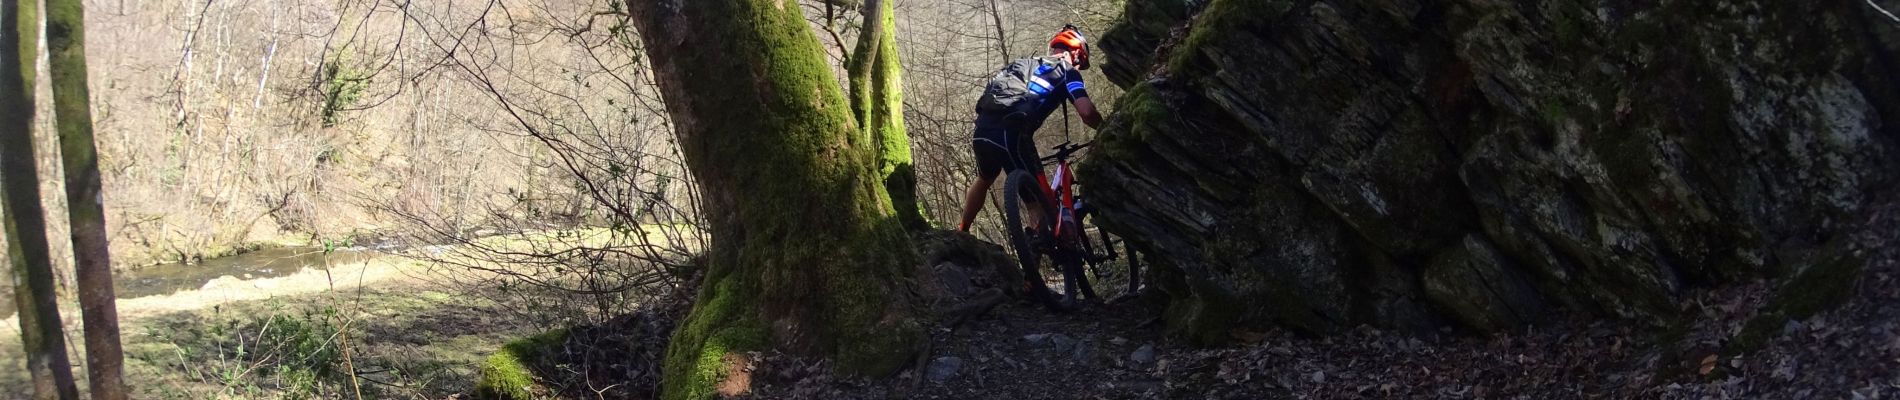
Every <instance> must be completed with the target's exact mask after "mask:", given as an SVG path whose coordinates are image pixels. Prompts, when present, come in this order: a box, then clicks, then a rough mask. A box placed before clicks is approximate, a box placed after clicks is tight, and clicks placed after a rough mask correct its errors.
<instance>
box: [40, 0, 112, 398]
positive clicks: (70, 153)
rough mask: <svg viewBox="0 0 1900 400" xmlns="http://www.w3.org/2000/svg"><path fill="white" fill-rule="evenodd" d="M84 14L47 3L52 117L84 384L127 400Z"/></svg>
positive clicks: (75, 4)
mask: <svg viewBox="0 0 1900 400" xmlns="http://www.w3.org/2000/svg"><path fill="white" fill-rule="evenodd" d="M84 9H85V7H84V5H82V4H81V1H80V0H46V41H47V52H48V53H51V54H49V55H50V56H51V57H50V58H49V63H50V64H51V69H52V75H53V116H54V118H55V119H56V122H57V124H58V126H59V128H58V129H59V150H60V151H59V154H60V159H61V160H62V161H63V164H62V165H63V166H64V168H65V172H66V216H67V218H68V220H69V221H71V225H72V236H73V237H72V239H73V261H74V263H73V269H74V270H76V271H77V272H78V275H79V276H78V278H79V279H78V280H79V307H80V318H82V319H83V320H84V321H85V326H86V328H85V329H86V381H87V382H88V383H89V384H90V385H91V387H92V398H94V399H124V398H125V385H124V382H123V381H121V380H120V367H121V364H122V363H123V362H124V356H123V355H122V354H121V352H120V350H119V311H118V308H117V306H116V304H115V303H114V297H113V295H112V262H111V259H110V258H109V257H108V255H107V251H106V218H105V210H104V207H102V206H101V204H100V203H101V202H102V201H103V200H102V199H101V198H100V193H99V155H98V152H97V151H96V150H95V149H94V148H93V143H92V107H91V104H90V101H89V99H88V98H87V88H86V44H85V43H86V31H85V26H86V17H85V11H84Z"/></svg>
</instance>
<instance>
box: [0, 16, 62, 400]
mask: <svg viewBox="0 0 1900 400" xmlns="http://www.w3.org/2000/svg"><path fill="white" fill-rule="evenodd" d="M35 11H36V10H35V9H34V4H33V2H28V1H4V2H0V185H4V186H5V188H4V191H0V193H4V199H0V203H3V204H0V213H4V214H5V216H4V218H0V219H4V222H5V225H6V227H5V229H6V234H7V258H8V260H9V261H10V262H11V263H12V264H13V285H14V286H13V287H14V301H15V304H16V305H18V307H19V309H20V339H21V341H23V342H25V345H26V368H27V371H28V372H29V373H31V374H32V376H33V397H34V398H39V399H77V398H79V388H78V386H76V385H74V384H73V368H72V361H70V360H68V359H67V358H66V334H65V332H64V328H65V327H64V326H63V325H61V322H60V318H59V302H58V301H59V298H58V296H57V294H56V293H55V290H56V289H55V288H54V285H53V262H52V257H51V256H50V255H49V254H48V251H47V248H46V216H45V215H44V211H42V210H41V209H40V185H39V167H38V166H37V165H35V163H36V162H37V159H36V158H34V157H33V82H34V61H35V59H34V57H35V56H36V53H38V51H37V50H38V46H39V43H38V42H39V29H38V28H39V26H40V25H39V15H36V14H37V13H36V12H35Z"/></svg>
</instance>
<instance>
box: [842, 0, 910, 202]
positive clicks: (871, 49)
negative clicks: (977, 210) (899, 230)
mask: <svg viewBox="0 0 1900 400" xmlns="http://www.w3.org/2000/svg"><path fill="white" fill-rule="evenodd" d="M893 14H895V13H893V12H891V2H890V1H883V0H870V1H867V2H865V3H864V21H865V22H864V29H863V30H860V31H859V32H860V35H859V37H858V48H857V50H856V51H855V52H853V53H852V58H851V61H850V65H849V68H848V70H849V73H850V74H851V108H852V110H854V111H855V112H856V113H857V114H856V115H857V116H858V124H859V126H860V127H862V128H863V129H864V130H865V132H866V133H867V134H869V135H870V137H871V140H872V141H873V142H875V143H877V145H878V147H877V152H878V165H877V166H878V174H879V175H878V176H879V177H880V178H882V179H883V180H884V189H885V191H886V192H889V193H890V194H891V208H892V209H895V210H897V219H898V220H899V221H901V222H903V224H904V227H905V228H909V229H911V230H922V229H930V222H929V221H928V220H925V219H924V212H923V209H922V208H919V207H918V206H917V171H916V168H915V166H914V165H913V164H912V162H911V158H910V134H908V133H906V132H905V131H904V78H903V71H902V68H903V65H902V64H900V63H899V62H898V58H897V27H896V26H895V25H896V22H895V21H896V18H895V17H894V16H893Z"/></svg>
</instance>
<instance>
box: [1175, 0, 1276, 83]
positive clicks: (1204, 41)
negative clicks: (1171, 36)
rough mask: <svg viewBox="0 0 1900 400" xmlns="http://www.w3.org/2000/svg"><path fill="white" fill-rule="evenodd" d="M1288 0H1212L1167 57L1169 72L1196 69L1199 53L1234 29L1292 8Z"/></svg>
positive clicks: (1256, 22)
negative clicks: (1185, 37) (1183, 38)
mask: <svg viewBox="0 0 1900 400" xmlns="http://www.w3.org/2000/svg"><path fill="white" fill-rule="evenodd" d="M1293 6H1294V3H1293V2H1292V1H1288V0H1213V1H1212V2H1210V3H1208V4H1207V8H1206V9H1203V10H1201V13H1200V14H1199V15H1197V16H1196V17H1195V22H1194V28H1193V30H1192V31H1190V32H1189V33H1188V37H1187V40H1185V41H1183V42H1182V43H1181V44H1180V45H1179V47H1178V48H1176V49H1175V50H1174V53H1173V54H1172V55H1171V56H1169V57H1168V61H1167V65H1168V70H1169V71H1188V70H1196V68H1195V67H1196V65H1195V63H1196V62H1199V61H1200V60H1201V59H1203V58H1204V56H1203V53H1204V52H1206V51H1208V50H1212V49H1215V48H1217V47H1219V46H1220V45H1221V43H1218V42H1219V41H1220V40H1221V39H1222V38H1225V37H1230V36H1232V35H1233V32H1235V31H1241V30H1250V29H1253V28H1256V27H1257V25H1261V24H1264V23H1265V22H1266V21H1274V20H1277V19H1279V18H1280V17H1281V16H1283V15H1286V13H1288V12H1291V11H1293Z"/></svg>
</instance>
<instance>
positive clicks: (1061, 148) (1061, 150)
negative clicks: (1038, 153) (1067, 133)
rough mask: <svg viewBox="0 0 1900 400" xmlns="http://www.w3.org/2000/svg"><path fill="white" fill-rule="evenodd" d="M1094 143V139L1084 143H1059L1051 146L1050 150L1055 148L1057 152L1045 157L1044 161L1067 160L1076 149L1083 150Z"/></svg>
mask: <svg viewBox="0 0 1900 400" xmlns="http://www.w3.org/2000/svg"><path fill="white" fill-rule="evenodd" d="M1094 144H1095V141H1093V140H1090V141H1087V142H1082V144H1074V143H1070V142H1062V144H1058V145H1055V146H1052V147H1050V148H1049V150H1055V152H1056V153H1055V154H1051V155H1049V156H1048V157H1043V158H1042V161H1045V162H1047V161H1057V160H1067V159H1069V156H1070V155H1074V154H1075V152H1076V151H1079V150H1082V149H1084V148H1088V147H1089V146H1092V145H1094Z"/></svg>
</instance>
